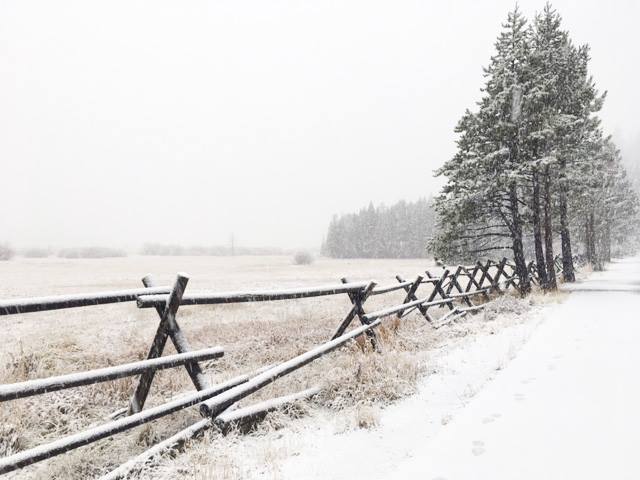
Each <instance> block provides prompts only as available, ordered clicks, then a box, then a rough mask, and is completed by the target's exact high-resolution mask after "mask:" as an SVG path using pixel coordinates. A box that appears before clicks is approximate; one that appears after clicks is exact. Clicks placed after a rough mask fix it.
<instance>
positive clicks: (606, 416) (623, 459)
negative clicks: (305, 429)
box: [283, 258, 640, 480]
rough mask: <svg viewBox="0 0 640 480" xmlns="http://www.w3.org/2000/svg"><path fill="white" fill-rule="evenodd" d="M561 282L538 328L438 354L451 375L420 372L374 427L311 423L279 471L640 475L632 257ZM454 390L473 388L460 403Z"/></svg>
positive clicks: (457, 478) (637, 300) (457, 476)
mask: <svg viewBox="0 0 640 480" xmlns="http://www.w3.org/2000/svg"><path fill="white" fill-rule="evenodd" d="M571 289H572V290H574V291H573V293H572V294H571V295H570V296H569V298H568V299H567V300H566V301H565V302H563V303H561V304H559V305H554V306H551V307H550V308H548V309H547V310H545V311H544V313H545V318H544V320H543V321H542V322H540V323H539V325H538V326H537V327H536V322H529V324H525V325H516V326H513V327H509V328H506V329H504V330H503V331H499V332H496V334H495V335H490V336H484V337H482V338H479V339H478V340H477V341H474V342H472V343H470V344H469V345H466V346H465V348H464V349H463V350H462V351H453V352H452V354H449V355H447V356H446V357H445V361H446V362H450V365H452V366H451V370H452V371H451V372H447V371H446V370H447V369H446V368H445V369H440V371H439V372H438V373H437V374H434V375H430V376H429V377H428V378H427V379H426V382H425V384H424V385H423V386H422V387H421V391H420V393H419V394H418V395H416V396H414V397H412V398H410V399H407V400H406V401H404V402H401V403H400V404H398V405H396V406H393V407H391V408H389V409H388V410H387V411H385V412H384V414H383V417H382V424H381V425H380V427H378V428H377V429H375V430H373V431H355V432H350V433H347V434H343V435H334V434H331V432H330V431H329V430H330V429H329V428H324V429H317V430H314V431H313V432H312V434H313V438H314V440H313V442H312V443H311V444H307V445H305V446H303V447H302V448H301V449H300V451H299V452H298V455H296V456H295V457H294V458H292V459H290V461H289V462H287V463H286V465H285V468H284V472H283V473H284V476H285V478H297V479H299V478H305V479H312V478H314V479H315V478H318V479H320V478H331V479H335V478H345V479H347V478H348V479H353V478H369V479H386V478H395V479H410V478H420V479H425V480H463V479H464V480H466V479H487V480H489V479H490V480H514V479H536V480H540V479H554V480H555V479H581V480H582V479H598V480H600V479H605V478H606V479H609V478H615V479H623V478H628V479H638V478H640V455H639V453H640V452H639V451H638V445H640V440H639V438H640V412H639V411H638V407H639V406H640V375H638V368H639V367H640V321H638V320H639V319H638V316H639V314H638V311H639V309H640V295H638V293H640V258H635V259H628V260H624V261H619V262H615V263H612V264H610V265H609V266H608V270H607V271H606V272H602V273H595V274H592V275H591V276H590V278H589V280H587V281H585V282H582V283H580V284H576V285H574V286H572V287H571ZM527 338H528V340H527ZM514 339H515V340H514ZM514 344H516V347H517V348H515V350H519V352H518V354H517V356H516V358H515V359H513V360H512V361H504V360H503V363H502V364H501V365H500V366H499V368H498V370H499V371H498V372H497V373H496V372H495V370H496V361H497V360H496V359H499V358H503V359H504V358H505V357H511V356H512V355H511V353H512V352H511V350H513V349H514V346H513V345H514ZM523 344H524V346H522V345H523ZM520 347H522V348H521V349H520ZM448 364H449V363H448ZM503 366H504V368H502V367H503ZM492 377H493V379H492V380H491V381H487V380H488V379H491V378H492ZM463 386H464V387H465V388H470V389H472V390H475V391H477V394H475V395H472V396H471V398H470V399H469V398H462V395H461V393H462V390H461V389H462V387H463ZM474 393H475V392H474ZM456 402H457V405H453V408H452V404H454V403H456ZM448 414H451V415H450V416H449V415H448ZM449 417H450V418H451V420H450V421H441V419H443V420H444V419H447V420H448V418H449Z"/></svg>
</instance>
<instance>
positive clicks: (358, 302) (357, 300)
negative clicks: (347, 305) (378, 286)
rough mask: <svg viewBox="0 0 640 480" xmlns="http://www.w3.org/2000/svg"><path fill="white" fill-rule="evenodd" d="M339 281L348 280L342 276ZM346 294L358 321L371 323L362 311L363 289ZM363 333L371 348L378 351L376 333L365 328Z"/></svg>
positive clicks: (344, 281)
mask: <svg viewBox="0 0 640 480" xmlns="http://www.w3.org/2000/svg"><path fill="white" fill-rule="evenodd" d="M340 281H341V282H342V283H349V280H347V278H346V277H342V278H341V279H340ZM374 285H375V284H374ZM372 290H373V288H372ZM369 294H370V293H369ZM347 295H349V300H351V304H352V305H353V306H354V308H355V310H356V315H357V316H358V319H359V320H360V323H361V324H362V325H369V323H371V322H369V321H368V320H367V319H366V318H365V317H364V315H365V311H364V308H362V304H363V303H364V302H365V300H366V298H364V295H363V291H358V292H349V293H348V294H347ZM367 296H368V295H367ZM365 335H366V336H367V337H369V341H370V342H371V346H372V347H373V349H374V350H376V351H380V345H379V342H378V337H377V335H376V332H374V331H373V330H367V331H366V332H365Z"/></svg>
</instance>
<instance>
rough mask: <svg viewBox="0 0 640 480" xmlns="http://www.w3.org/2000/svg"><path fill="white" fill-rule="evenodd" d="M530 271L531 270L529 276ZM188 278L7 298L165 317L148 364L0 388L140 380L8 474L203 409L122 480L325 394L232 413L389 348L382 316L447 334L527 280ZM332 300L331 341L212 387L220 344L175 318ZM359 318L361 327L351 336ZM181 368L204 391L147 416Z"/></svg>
mask: <svg viewBox="0 0 640 480" xmlns="http://www.w3.org/2000/svg"><path fill="white" fill-rule="evenodd" d="M560 265H561V262H560ZM532 268H533V271H532V270H531V269H532ZM529 269H530V271H532V275H535V273H533V272H535V265H532V264H529ZM463 278H464V279H466V285H465V286H463V284H464V283H465V282H464V281H462V279H463ZM188 280H189V278H188V277H187V276H186V275H185V274H178V275H177V277H176V280H175V283H174V284H173V286H156V285H155V283H154V281H153V278H152V277H151V276H146V277H144V278H143V279H142V282H143V284H144V286H145V288H140V289H132V290H121V291H114V292H102V293H92V294H79V295H61V296H53V297H40V298H28V299H14V300H6V301H0V315H13V314H20V313H29V312H41V311H48V310H56V309H66V308H75V307H84V306H92V305H104V304H110V303H119V302H133V301H135V302H136V303H137V305H138V307H139V308H143V309H144V308H155V310H156V312H157V315H158V328H157V331H156V333H155V336H154V338H153V341H152V343H151V346H150V348H149V352H148V355H147V359H146V360H142V361H138V362H132V363H128V364H125V365H120V366H115V367H107V368H103V369H98V370H91V371H86V372H80V373H73V374H69V375H61V376H56V377H50V378H44V379H36V380H28V381H24V382H19V383H14V384H7V385H0V401H7V400H12V399H17V398H22V397H26V396H31V395H41V394H45V393H47V392H51V391H57V390H62V389H67V388H73V387H77V386H81V385H89V384H94V383H98V382H104V381H109V380H113V379H116V378H122V377H125V376H133V375H140V378H139V380H138V383H137V385H136V388H135V390H134V392H133V393H132V396H131V399H130V401H129V405H128V407H127V408H125V409H121V410H119V411H118V412H116V414H115V415H114V418H115V419H114V420H111V421H109V422H106V423H104V424H102V425H99V426H97V427H93V428H89V429H87V430H84V431H82V432H79V433H75V434H72V435H68V436H66V437H63V438H60V439H58V440H55V441H52V442H49V443H46V444H43V445H40V446H37V447H34V448H30V449H26V450H23V451H20V452H17V453H15V454H12V455H9V456H6V457H3V458H0V474H2V473H7V472H11V471H14V470H16V469H19V468H22V467H25V466H28V465H31V464H33V463H36V462H40V461H43V460H46V459H48V458H51V457H53V456H56V455H60V454H62V453H65V452H67V451H70V450H73V449H76V448H79V447H81V446H83V445H87V444H90V443H93V442H96V441H98V440H100V439H103V438H107V437H110V436H112V435H115V434H117V433H120V432H123V431H126V430H129V429H131V428H134V427H136V426H139V425H142V424H144V423H147V422H150V421H152V420H155V419H157V418H161V417H163V416H166V415H169V414H171V413H174V412H176V411H178V410H182V409H184V408H188V407H191V406H195V405H199V408H200V412H201V414H202V415H203V417H204V419H203V420H201V421H199V422H196V423H195V424H194V425H192V426H190V427H188V428H186V429H184V430H182V431H180V432H178V433H176V434H175V435H174V436H172V437H170V438H168V439H166V440H164V441H162V442H160V443H158V444H156V445H155V446H153V447H151V448H150V449H149V450H147V451H145V452H143V453H142V454H140V455H138V456H137V457H135V458H133V459H131V460H130V461H129V462H126V463H125V464H123V465H121V466H120V467H118V468H116V469H115V470H113V471H112V472H110V473H109V474H107V475H106V476H104V477H103V478H104V479H115V478H122V477H124V476H126V475H127V473H128V472H129V471H130V470H131V469H133V468H136V466H139V465H141V464H143V463H144V462H145V461H147V460H148V459H150V458H151V457H152V456H154V455H155V454H157V453H159V452H161V451H163V450H165V449H168V448H173V447H176V446H177V445H180V444H181V443H182V442H184V441H185V440H187V439H189V438H191V437H193V436H195V435H196V434H198V433H199V432H200V431H202V430H204V429H206V428H209V427H210V426H212V425H217V426H218V427H220V428H223V429H224V428H227V427H228V426H229V425H230V424H233V423H239V422H243V421H246V420H247V419H252V418H258V417H261V416H264V414H266V412H268V411H270V410H273V409H275V408H279V407H281V406H283V405H286V404H290V403H292V402H294V401H297V400H300V399H301V398H309V397H311V396H313V395H315V394H317V393H318V391H319V389H318V388H312V389H309V390H305V391H303V392H297V393H294V394H291V395H287V396H285V397H279V398H277V399H271V400H268V401H266V402H261V403H258V404H255V405H252V406H250V407H244V408H240V409H237V410H236V409H234V407H233V406H234V404H236V402H238V401H239V400H241V399H243V398H245V397H247V396H249V395H251V394H252V393H254V392H256V391H258V390H260V389H261V388H263V387H265V386H266V385H268V384H270V383H272V382H274V381H275V380H276V379H278V378H280V377H283V376H286V375H287V374H289V373H291V372H293V371H295V370H297V369H299V368H301V367H303V366H305V365H307V364H309V363H311V362H313V361H314V360H316V359H318V358H320V357H322V356H324V355H326V354H327V353H329V352H331V351H333V350H335V349H337V348H339V347H341V346H343V345H345V344H347V343H349V342H350V341H352V340H353V339H355V338H356V337H360V336H362V335H366V338H367V339H368V341H369V342H370V344H371V346H372V348H373V349H374V350H378V351H379V350H380V348H381V346H380V343H379V339H378V336H377V334H376V329H377V328H378V327H379V326H380V325H381V324H382V321H383V319H386V318H389V317H395V318H398V319H400V318H402V317H404V316H406V315H408V314H409V313H410V312H412V311H418V312H419V313H420V314H421V315H422V316H423V317H424V319H425V320H426V321H427V322H428V324H429V325H431V326H432V327H434V328H439V327H441V326H443V325H446V324H448V323H450V322H452V321H454V320H455V319H457V318H460V317H462V316H465V315H467V314H468V313H471V312H474V311H476V310H479V309H481V308H483V307H484V305H485V304H486V302H487V301H488V300H489V299H490V296H489V295H490V294H492V293H502V292H504V291H506V290H507V289H509V288H516V287H517V286H518V282H519V281H518V277H517V275H516V273H515V266H514V265H513V263H512V262H510V261H509V260H508V259H507V258H503V259H502V260H501V261H499V262H495V261H492V260H487V261H485V262H476V263H475V264H474V265H471V266H463V265H458V266H456V267H449V268H447V267H443V269H442V271H441V272H439V273H438V274H436V275H434V274H432V273H431V272H429V271H425V274H424V275H422V274H421V275H418V276H417V277H416V278H415V279H413V280H405V279H404V278H402V277H401V276H400V275H397V276H396V282H397V283H393V284H388V285H384V286H378V285H377V284H376V282H374V281H368V282H350V281H348V280H347V279H346V278H343V279H342V283H340V284H336V285H329V286H320V287H305V288H294V289H286V290H265V291H249V292H227V293H221V292H203V293H193V294H185V289H186V286H187V283H188ZM426 287H428V288H429V291H428V292H424V293H421V294H419V290H424V289H425V288H426ZM399 290H402V291H404V292H405V297H404V300H403V302H402V303H401V304H397V305H392V306H389V307H387V308H383V309H380V310H377V311H373V312H368V313H367V312H366V311H365V308H364V307H365V305H366V301H367V299H368V298H370V297H372V296H376V295H384V294H387V293H390V292H395V291H399ZM332 295H347V296H348V297H349V301H350V304H351V308H350V310H349V311H348V313H347V314H346V316H345V317H344V319H343V320H342V321H341V322H340V323H339V324H338V326H337V328H336V330H335V332H334V333H333V335H332V336H331V337H330V339H329V340H328V341H327V342H325V343H323V344H321V345H318V346H316V347H314V348H312V349H311V350H309V351H307V352H305V353H303V354H301V355H298V356H296V357H294V358H292V359H290V360H288V361H286V362H283V363H280V364H278V365H269V366H266V367H263V368H262V369H261V370H259V371H258V372H253V373H250V374H245V375H240V376H238V377H235V378H232V379H230V380H227V381H225V382H222V383H219V384H214V385H212V384H210V383H209V381H208V379H207V378H206V377H205V375H204V374H203V372H202V369H201V366H200V364H199V362H200V361H203V360H210V359H215V358H219V357H222V356H223V355H224V350H223V349H222V348H221V347H211V348H206V349H203V350H197V351H193V350H192V349H191V347H190V344H189V342H188V340H187V338H186V335H185V333H184V330H183V329H182V328H181V327H180V325H179V324H178V321H177V313H178V310H179V307H180V306H182V305H217V304H230V303H246V302H266V301H284V300H295V299H301V298H311V297H324V296H332ZM478 297H481V298H480V302H482V303H477V302H478ZM474 301H475V302H476V303H474ZM434 307H441V308H447V309H448V312H447V313H446V314H445V315H443V316H441V317H440V318H436V315H434V313H433V311H432V310H431V309H433V308H434ZM356 318H357V319H358V321H359V323H360V326H359V327H356V328H352V329H351V330H349V331H347V329H348V328H349V326H350V325H351V323H352V322H353V321H354V319H356ZM168 340H171V341H172V343H173V345H174V346H175V348H176V351H177V352H178V354H176V355H170V356H166V357H162V353H163V351H164V347H165V345H166V342H167V341H168ZM179 366H183V367H185V369H186V370H187V373H188V374H189V376H190V378H191V381H192V382H193V384H194V386H195V390H196V391H195V392H193V393H191V394H187V395H183V396H181V397H179V398H178V399H176V400H172V401H169V402H167V403H165V404H162V405H159V406H156V407H153V408H149V409H146V410H145V409H143V407H144V404H145V400H146V398H147V395H148V393H149V390H150V387H151V384H152V382H153V379H154V375H155V372H156V371H157V370H160V369H165V368H175V367H179ZM118 417H119V418H118Z"/></svg>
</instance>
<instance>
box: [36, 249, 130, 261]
mask: <svg viewBox="0 0 640 480" xmlns="http://www.w3.org/2000/svg"><path fill="white" fill-rule="evenodd" d="M28 253H31V256H32V257H42V256H44V255H39V254H38V253H42V252H39V251H38V250H32V251H31V252H28ZM34 254H35V255H34ZM58 256H59V257H62V258H112V257H126V256H127V252H125V251H124V250H120V249H118V248H110V247H81V248H77V247H74V248H63V249H62V250H60V251H59V252H58Z"/></svg>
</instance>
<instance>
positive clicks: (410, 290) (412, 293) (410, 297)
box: [396, 275, 433, 324]
mask: <svg viewBox="0 0 640 480" xmlns="http://www.w3.org/2000/svg"><path fill="white" fill-rule="evenodd" d="M396 280H398V282H399V283H404V282H405V281H406V280H405V279H404V278H402V277H401V276H400V275H396ZM422 280H424V277H423V276H422V275H418V276H417V277H416V279H415V280H414V282H413V283H412V284H411V286H406V287H404V290H405V292H407V296H406V297H405V299H404V301H403V302H402V303H407V302H410V301H417V300H418V297H417V296H416V290H418V287H419V286H420V284H422ZM417 308H418V310H420V313H421V314H422V316H423V317H424V318H426V319H427V321H428V322H429V323H431V324H433V319H432V318H431V316H430V315H429V313H428V312H427V307H425V306H424V305H418V306H417ZM403 314H404V311H403V312H398V318H400V317H402V315H403Z"/></svg>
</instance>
